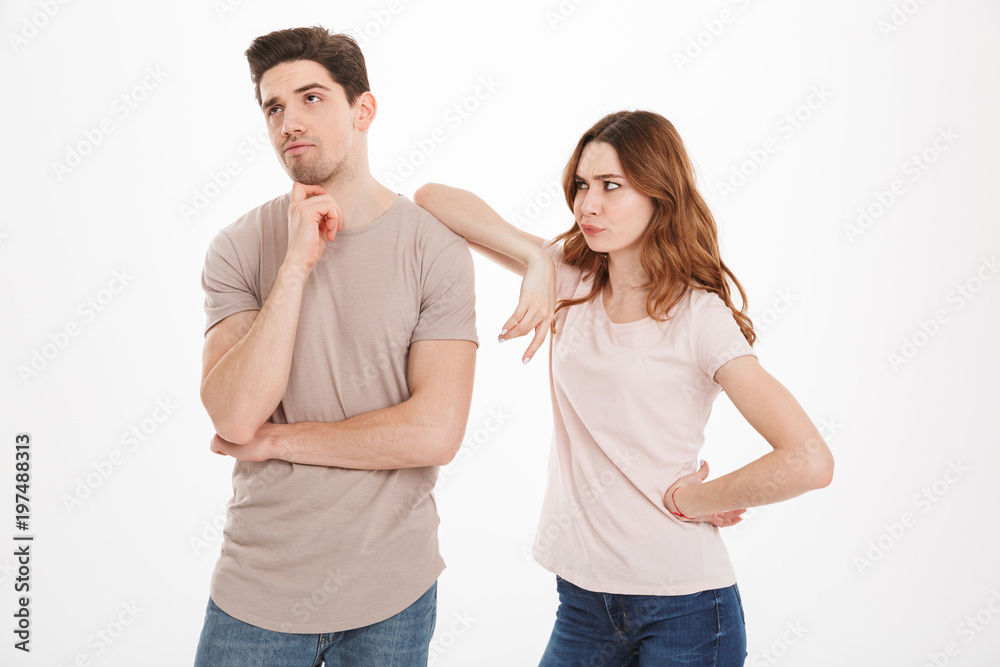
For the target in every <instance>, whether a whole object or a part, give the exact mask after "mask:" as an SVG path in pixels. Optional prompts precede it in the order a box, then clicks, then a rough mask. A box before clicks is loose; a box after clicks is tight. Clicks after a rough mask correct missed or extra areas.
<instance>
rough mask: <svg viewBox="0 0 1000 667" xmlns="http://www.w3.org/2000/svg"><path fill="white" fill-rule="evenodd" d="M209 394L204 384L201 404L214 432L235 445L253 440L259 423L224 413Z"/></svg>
mask: <svg viewBox="0 0 1000 667" xmlns="http://www.w3.org/2000/svg"><path fill="white" fill-rule="evenodd" d="M211 398H212V397H211V395H210V394H209V393H208V392H207V391H205V387H204V385H202V389H201V404H202V405H203V406H205V411H206V412H208V417H209V419H211V420H212V426H213V428H215V432H216V433H217V434H218V436H219V437H220V438H222V439H223V440H227V441H229V442H231V443H233V444H235V445H245V444H246V443H248V442H250V441H251V440H253V437H254V435H256V434H257V429H258V428H260V424H249V423H247V422H246V421H245V420H240V419H237V418H236V417H234V416H233V415H229V414H225V410H223V409H222V407H221V406H217V405H215V403H214V402H213V401H212V400H211Z"/></svg>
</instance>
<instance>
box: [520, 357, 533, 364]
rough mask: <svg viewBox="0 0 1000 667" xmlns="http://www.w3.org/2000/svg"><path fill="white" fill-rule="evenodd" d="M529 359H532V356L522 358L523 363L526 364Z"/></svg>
mask: <svg viewBox="0 0 1000 667" xmlns="http://www.w3.org/2000/svg"><path fill="white" fill-rule="evenodd" d="M529 361H531V357H525V358H524V359H521V363H522V364H526V363H528V362H529Z"/></svg>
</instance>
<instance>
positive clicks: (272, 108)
mask: <svg viewBox="0 0 1000 667" xmlns="http://www.w3.org/2000/svg"><path fill="white" fill-rule="evenodd" d="M280 110H281V107H277V106H275V107H271V108H270V109H268V110H267V115H268V116H273V115H274V112H276V111H280Z"/></svg>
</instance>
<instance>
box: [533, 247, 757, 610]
mask: <svg viewBox="0 0 1000 667" xmlns="http://www.w3.org/2000/svg"><path fill="white" fill-rule="evenodd" d="M544 248H545V250H546V252H548V253H549V255H550V256H551V257H552V259H553V260H554V261H555V263H556V293H557V298H558V299H566V298H576V297H580V296H585V295H587V294H589V293H590V289H591V281H589V280H588V281H583V280H582V272H581V271H579V270H578V269H575V268H573V267H569V266H567V265H565V264H563V263H562V261H561V257H562V244H559V245H552V244H551V242H547V243H546V244H545V247H544ZM550 349H551V353H550V357H549V359H550V361H549V363H550V378H551V390H552V408H553V417H554V424H555V433H554V437H553V443H552V453H551V456H550V459H549V482H548V487H547V489H546V494H545V500H544V503H543V505H542V515H541V519H540V521H539V526H538V533H537V536H536V539H535V545H534V550H533V554H534V557H535V560H537V561H538V563H539V564H540V565H542V567H544V568H546V569H548V570H551V571H552V572H554V573H556V574H558V575H559V576H561V577H562V578H563V579H566V580H567V581H570V582H572V583H573V584H576V585H577V586H580V587H581V588H585V589H587V590H591V591H596V592H602V593H618V594H629V595H686V594H689V593H696V592H698V591H703V590H710V589H715V588H723V587H726V586H731V585H732V584H734V583H736V575H735V573H734V572H733V567H732V564H731V563H730V560H729V553H728V552H727V551H726V547H725V544H723V542H722V538H721V536H720V535H719V529H718V528H716V527H714V526H712V525H710V524H707V523H685V522H682V521H679V520H678V519H676V518H675V517H673V516H671V515H670V513H669V512H668V511H667V509H666V508H665V507H664V506H663V493H664V492H665V491H666V490H667V488H668V487H669V486H670V485H671V484H672V483H673V482H674V481H675V480H676V479H677V478H678V477H681V476H683V475H687V474H689V473H692V472H694V471H695V470H696V469H697V467H698V453H699V450H700V449H701V447H702V444H703V443H704V430H705V424H706V422H707V421H708V416H709V413H710V412H711V410H712V402H713V401H714V400H715V398H716V396H718V394H719V392H720V391H721V387H720V386H719V385H718V383H716V382H715V381H714V380H713V377H714V376H715V371H716V370H718V369H719V367H720V366H722V365H723V364H724V363H726V362H727V361H730V360H732V359H734V358H735V357H739V356H743V355H753V354H754V352H753V350H752V348H751V347H750V345H749V344H748V343H747V341H746V339H745V338H744V337H743V334H742V333H741V332H740V329H739V326H738V325H737V323H736V320H735V318H734V317H733V314H732V311H730V310H729V308H728V307H727V306H726V305H725V303H724V302H723V301H722V299H720V298H719V297H718V296H717V295H715V294H713V293H711V292H708V291H706V290H695V289H689V290H688V291H687V293H686V294H685V295H684V296H683V297H682V298H681V300H680V302H679V303H678V304H677V305H676V306H675V307H674V309H673V310H672V311H671V313H670V319H669V320H667V321H665V322H661V323H657V322H655V321H653V320H652V319H650V318H648V317H647V318H644V319H642V320H639V321H637V322H628V323H624V324H616V323H614V322H612V321H611V319H610V318H609V317H608V315H607V313H606V312H605V310H604V301H603V298H602V297H601V296H600V295H598V296H597V297H595V298H594V299H592V300H590V301H588V302H586V303H584V304H580V305H575V306H570V307H568V308H564V309H562V310H560V311H559V315H558V317H557V319H556V334H555V335H554V336H553V337H552V341H551V348H550ZM755 356H756V355H755ZM682 509H683V508H682Z"/></svg>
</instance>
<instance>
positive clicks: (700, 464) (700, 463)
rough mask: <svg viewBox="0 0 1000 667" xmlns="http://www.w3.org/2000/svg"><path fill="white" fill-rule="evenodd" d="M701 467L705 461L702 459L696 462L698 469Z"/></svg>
mask: <svg viewBox="0 0 1000 667" xmlns="http://www.w3.org/2000/svg"><path fill="white" fill-rule="evenodd" d="M703 465H705V459H702V460H700V461H698V467H699V468H700V467H702V466H703Z"/></svg>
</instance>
